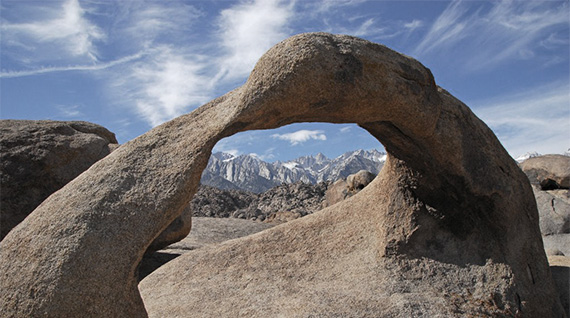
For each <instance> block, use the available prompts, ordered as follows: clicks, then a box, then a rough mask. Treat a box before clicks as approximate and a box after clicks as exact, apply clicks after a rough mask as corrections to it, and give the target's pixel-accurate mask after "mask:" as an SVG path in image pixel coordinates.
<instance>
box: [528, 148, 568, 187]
mask: <svg viewBox="0 0 570 318" xmlns="http://www.w3.org/2000/svg"><path fill="white" fill-rule="evenodd" d="M520 167H521V169H522V170H523V171H524V173H526V174H527V176H528V178H529V179H530V182H531V183H532V184H535V185H540V187H541V188H542V190H553V189H569V188H570V156H564V155H544V156H538V157H532V158H529V159H527V160H525V161H523V162H521V163H520Z"/></svg>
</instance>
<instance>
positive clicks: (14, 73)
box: [0, 52, 145, 78]
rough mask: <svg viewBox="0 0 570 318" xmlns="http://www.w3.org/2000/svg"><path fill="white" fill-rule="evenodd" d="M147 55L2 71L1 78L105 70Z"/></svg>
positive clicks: (142, 53)
mask: <svg viewBox="0 0 570 318" xmlns="http://www.w3.org/2000/svg"><path fill="white" fill-rule="evenodd" d="M144 55H145V53H144V52H139V53H137V54H133V55H129V56H125V57H123V58H120V59H117V60H114V61H110V62H106V63H97V64H90V65H89V64H88V65H69V66H60V67H57V66H54V67H43V68H39V69H33V70H26V71H6V72H0V78H15V77H25V76H34V75H42V74H48V73H56V72H69V71H100V70H105V69H108V68H111V67H114V66H117V65H121V64H125V63H129V62H133V61H136V60H138V59H140V58H141V57H143V56H144Z"/></svg>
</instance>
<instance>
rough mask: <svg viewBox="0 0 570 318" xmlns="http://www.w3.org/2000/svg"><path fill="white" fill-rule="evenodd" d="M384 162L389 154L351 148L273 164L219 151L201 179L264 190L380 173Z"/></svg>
mask: <svg viewBox="0 0 570 318" xmlns="http://www.w3.org/2000/svg"><path fill="white" fill-rule="evenodd" d="M385 161H386V153H384V152H380V151H378V150H355V151H350V152H347V153H345V154H343V155H341V156H339V157H337V158H334V159H329V158H327V157H326V156H325V155H323V154H322V153H319V154H317V155H316V156H304V157H300V158H297V159H294V160H290V161H286V162H281V161H275V162H272V163H269V162H266V161H263V160H261V159H259V158H258V157H256V156H254V155H240V156H233V155H231V154H228V153H223V152H218V153H214V154H213V155H212V156H211V157H210V161H209V162H208V166H207V167H206V169H205V170H204V172H203V173H202V180H201V182H202V184H205V185H209V186H212V187H216V188H220V189H226V190H245V191H251V192H256V193H261V192H264V191H267V190H269V189H271V188H273V187H275V186H278V185H280V184H282V183H294V182H297V181H302V182H304V183H312V184H316V183H319V182H323V181H335V180H338V179H340V178H346V177H347V176H349V175H351V174H353V173H356V172H358V171H360V170H368V171H370V172H372V173H374V174H378V172H380V169H381V168H382V166H383V165H384V162H385Z"/></svg>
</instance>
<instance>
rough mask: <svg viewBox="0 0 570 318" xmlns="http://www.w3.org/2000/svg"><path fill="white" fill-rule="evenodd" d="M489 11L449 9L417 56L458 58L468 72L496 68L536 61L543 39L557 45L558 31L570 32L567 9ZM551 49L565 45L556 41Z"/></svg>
mask: <svg viewBox="0 0 570 318" xmlns="http://www.w3.org/2000/svg"><path fill="white" fill-rule="evenodd" d="M470 4H472V3H470ZM491 5H492V7H491V9H490V10H488V11H486V12H484V11H483V10H481V8H480V10H470V9H469V8H467V4H466V3H464V2H460V1H454V2H452V3H450V4H449V6H448V7H447V8H446V9H445V10H444V11H443V12H442V13H441V15H440V16H439V17H438V18H437V19H436V20H435V22H434V23H433V24H432V25H431V28H430V30H429V31H428V33H427V34H426V35H425V36H424V38H423V39H422V41H421V42H420V43H419V44H418V45H417V47H416V48H415V50H414V55H416V56H423V55H429V54H441V53H445V54H448V55H453V56H456V57H457V60H458V61H459V62H461V63H463V64H464V65H465V67H466V68H468V69H470V70H476V69H481V68H486V67H492V66H495V65H497V64H499V63H501V62H504V61H508V60H511V59H527V58H530V57H532V56H533V54H534V53H533V50H534V49H535V48H536V47H538V46H540V43H541V40H542V39H543V38H545V37H546V38H551V39H556V38H557V37H558V36H557V35H556V28H557V27H560V28H566V29H567V26H568V4H567V3H560V2H558V3H556V2H537V1H495V2H492V3H491ZM554 5H556V6H558V7H553V6H554ZM553 34H554V35H553ZM543 43H544V42H543ZM548 43H549V44H551V43H552V44H555V45H561V44H560V43H557V41H550V42H548Z"/></svg>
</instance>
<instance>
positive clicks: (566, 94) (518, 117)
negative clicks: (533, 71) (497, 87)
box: [472, 82, 570, 157]
mask: <svg viewBox="0 0 570 318" xmlns="http://www.w3.org/2000/svg"><path fill="white" fill-rule="evenodd" d="M472 104H473V106H474V107H475V108H473V109H474V111H475V113H476V114H477V115H478V116H479V117H480V118H481V119H482V120H483V121H485V123H487V125H489V127H490V128H491V129H492V130H493V131H494V132H495V134H496V135H497V137H498V138H499V139H500V140H501V142H502V143H503V146H504V147H505V148H506V149H507V151H509V153H510V154H511V155H512V156H514V157H517V156H519V155H521V154H524V153H526V152H529V151H537V152H539V153H543V154H546V153H562V152H563V151H564V150H566V149H568V148H570V87H569V86H568V83H567V82H558V83H553V84H549V85H545V86H543V87H537V88H536V89H534V90H530V91H525V92H521V93H518V94H514V95H512V96H509V97H497V98H493V99H491V100H487V101H479V102H473V103H472Z"/></svg>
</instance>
